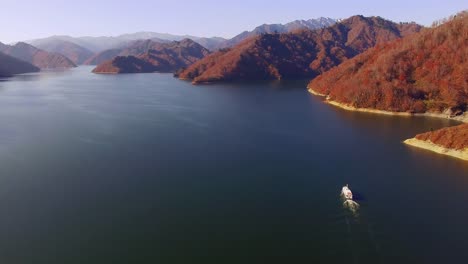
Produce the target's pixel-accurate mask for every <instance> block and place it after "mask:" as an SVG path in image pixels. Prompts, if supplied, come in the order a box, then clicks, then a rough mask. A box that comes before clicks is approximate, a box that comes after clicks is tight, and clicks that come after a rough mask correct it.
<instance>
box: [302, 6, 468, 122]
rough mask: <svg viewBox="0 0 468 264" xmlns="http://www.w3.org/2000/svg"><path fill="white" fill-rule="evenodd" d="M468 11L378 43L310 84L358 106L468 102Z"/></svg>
mask: <svg viewBox="0 0 468 264" xmlns="http://www.w3.org/2000/svg"><path fill="white" fill-rule="evenodd" d="M467 36H468V15H467V14H466V13H465V14H459V15H458V16H456V17H455V18H453V19H452V20H450V21H448V22H446V23H445V24H443V25H440V26H438V27H435V28H430V29H425V30H423V31H422V32H420V33H418V34H414V35H411V36H408V37H406V38H403V39H401V40H398V41H393V42H390V43H387V44H383V45H378V46H377V47H375V48H373V49H370V50H368V51H367V52H365V53H363V54H361V55H359V56H357V57H355V58H353V59H351V60H348V61H346V62H344V63H343V64H341V65H339V66H338V67H336V68H334V69H332V70H330V71H329V72H326V73H324V74H322V75H321V76H319V77H318V78H316V79H314V80H312V81H311V82H310V84H309V89H311V90H313V91H315V92H317V93H320V94H324V95H327V96H328V99H329V100H331V101H335V102H338V103H341V104H345V105H348V106H352V107H355V108H371V109H379V110H385V111H391V112H414V113H424V112H435V113H442V112H445V114H446V115H449V116H453V115H460V114H462V113H464V112H465V111H466V110H467V106H468V60H467V58H468V38H467Z"/></svg>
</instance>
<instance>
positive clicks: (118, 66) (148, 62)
mask: <svg viewBox="0 0 468 264" xmlns="http://www.w3.org/2000/svg"><path fill="white" fill-rule="evenodd" d="M208 53H209V51H208V50H207V49H206V48H204V47H203V46H201V45H200V44H198V43H196V42H194V41H192V40H190V39H185V40H182V41H174V42H171V43H158V42H154V41H151V40H146V41H138V42H136V43H135V44H133V45H131V46H130V47H128V48H126V49H124V50H122V51H121V52H120V53H119V54H120V55H119V56H117V57H115V58H113V59H112V60H108V61H106V62H103V63H101V64H99V65H98V66H97V67H96V68H95V69H94V70H93V72H94V73H136V72H175V71H177V70H178V69H180V68H182V67H187V66H188V65H190V64H192V63H194V62H195V61H198V60H199V59H201V58H203V57H205V56H206V55H207V54H208Z"/></svg>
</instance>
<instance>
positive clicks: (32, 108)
mask: <svg viewBox="0 0 468 264" xmlns="http://www.w3.org/2000/svg"><path fill="white" fill-rule="evenodd" d="M91 69H92V68H90V67H79V68H77V69H73V70H70V71H65V72H48V73H47V72H46V73H38V74H30V75H22V76H16V77H14V78H11V79H8V80H7V81H2V82H0V124H1V126H0V211H1V212H2V213H1V217H0V261H1V262H2V263H9V264H16V263H27V264H30V263H49V264H50V263H101V264H102V263H342V262H343V261H345V262H347V263H466V258H467V257H468V250H467V249H468V225H467V223H468V191H467V190H468V164H467V163H466V162H463V161H459V160H457V159H453V158H450V157H444V156H441V155H437V154H433V153H431V152H426V151H424V150H418V149H414V148H410V147H408V146H406V145H404V144H402V143H401V142H402V141H403V140H404V139H406V138H409V137H412V136H414V135H415V134H416V133H420V132H423V131H428V130H430V129H431V128H434V129H436V128H440V127H444V126H448V125H455V124H456V123H454V122H451V121H447V120H441V119H431V118H405V117H389V116H379V115H372V114H365V113H353V112H346V111H343V110H340V109H337V108H334V107H331V106H329V105H326V104H324V103H323V102H322V101H321V99H320V98H317V97H314V96H312V95H309V94H308V93H307V91H306V89H305V85H306V81H296V82H258V83H243V84H242V83H238V84H216V85H207V86H192V85H191V84H190V83H188V82H184V81H180V80H177V79H174V78H173V77H172V75H170V74H133V75H118V76H117V75H95V74H91V73H90V70H91ZM346 183H349V184H350V187H351V189H352V190H353V191H354V193H355V196H356V198H357V200H358V202H359V203H360V205H361V207H360V210H359V211H358V212H357V213H355V214H353V213H351V212H350V211H349V210H347V209H344V208H343V206H342V201H341V200H340V197H339V192H340V190H341V187H342V186H343V185H344V184H346Z"/></svg>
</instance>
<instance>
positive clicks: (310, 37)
mask: <svg viewBox="0 0 468 264" xmlns="http://www.w3.org/2000/svg"><path fill="white" fill-rule="evenodd" d="M420 29H421V27H420V26H417V25H411V26H403V25H400V24H397V23H393V22H391V21H388V20H384V19H382V18H379V17H363V16H354V17H351V18H349V19H346V20H343V21H341V22H339V23H337V24H335V25H333V26H331V27H328V28H323V29H317V30H298V31H294V32H291V33H284V34H262V35H260V36H257V37H254V38H250V39H247V40H245V41H243V42H241V43H240V44H238V45H236V46H234V47H232V48H230V49H224V50H220V51H219V52H216V53H214V54H211V55H210V56H207V57H206V58H204V59H203V60H200V61H198V62H197V63H195V64H193V65H192V66H190V67H188V68H187V69H186V70H184V71H181V72H179V73H178V76H179V77H180V78H183V79H192V80H193V82H194V83H203V82H213V81H231V80H242V79H282V78H305V77H312V78H313V77H316V76H317V75H319V74H321V73H323V72H325V71H327V70H329V69H331V68H332V67H334V66H336V65H339V64H340V63H341V62H343V61H345V60H347V59H349V58H352V57H354V56H356V55H357V54H359V53H361V52H363V51H365V50H367V49H369V48H371V47H373V46H375V45H377V44H382V43H385V42H388V41H392V40H395V39H399V38H401V37H402V36H403V35H407V34H410V33H411V32H416V31H419V30H420Z"/></svg>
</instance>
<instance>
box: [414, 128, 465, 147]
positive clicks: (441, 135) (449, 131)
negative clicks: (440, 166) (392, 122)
mask: <svg viewBox="0 0 468 264" xmlns="http://www.w3.org/2000/svg"><path fill="white" fill-rule="evenodd" d="M416 139H419V140H424V141H431V142H432V143H434V144H437V145H440V146H443V147H445V148H449V149H465V148H468V124H463V125H458V126H454V127H447V128H443V129H439V130H436V131H433V132H427V133H423V134H419V135H416Z"/></svg>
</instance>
